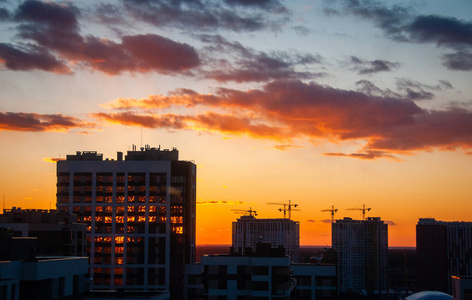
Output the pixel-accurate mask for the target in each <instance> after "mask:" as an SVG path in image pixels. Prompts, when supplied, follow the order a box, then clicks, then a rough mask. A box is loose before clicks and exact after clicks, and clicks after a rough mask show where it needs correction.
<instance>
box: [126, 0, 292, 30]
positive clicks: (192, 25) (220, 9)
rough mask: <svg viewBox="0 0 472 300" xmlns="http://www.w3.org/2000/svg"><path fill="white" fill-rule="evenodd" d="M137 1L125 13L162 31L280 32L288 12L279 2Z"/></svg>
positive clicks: (129, 1) (240, 0) (269, 0)
mask: <svg viewBox="0 0 472 300" xmlns="http://www.w3.org/2000/svg"><path fill="white" fill-rule="evenodd" d="M224 4H226V5H223V3H222V2H221V1H209V0H208V1H200V0H196V1H172V0H160V1H153V0H148V1H135V0H125V1H124V7H125V9H126V10H127V11H128V12H129V13H130V14H131V16H133V17H134V18H135V19H136V20H139V21H141V22H147V23H150V24H152V25H154V26H157V27H162V28H178V29H185V30H189V29H191V30H192V31H194V32H195V31H198V32H215V31H218V30H221V29H223V30H231V31H235V32H244V31H249V32H253V31H259V30H265V29H268V30H279V29H280V28H282V26H283V25H284V24H285V23H286V22H287V19H288V16H289V14H288V10H287V9H286V8H285V6H283V5H282V4H281V3H280V2H279V1H273V0H262V1H250V0H226V1H225V3H224Z"/></svg>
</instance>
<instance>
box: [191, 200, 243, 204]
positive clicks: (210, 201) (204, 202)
mask: <svg viewBox="0 0 472 300" xmlns="http://www.w3.org/2000/svg"><path fill="white" fill-rule="evenodd" d="M211 204H227V205H241V204H244V202H243V201H224V200H223V201H216V200H208V201H197V205H211Z"/></svg>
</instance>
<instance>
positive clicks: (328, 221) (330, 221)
mask: <svg viewBox="0 0 472 300" xmlns="http://www.w3.org/2000/svg"><path fill="white" fill-rule="evenodd" d="M320 222H321V223H327V224H331V223H332V220H331V219H324V220H321V221H320Z"/></svg>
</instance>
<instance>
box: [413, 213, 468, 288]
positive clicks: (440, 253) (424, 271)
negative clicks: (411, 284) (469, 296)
mask: <svg viewBox="0 0 472 300" xmlns="http://www.w3.org/2000/svg"><path fill="white" fill-rule="evenodd" d="M416 253H417V274H418V275H417V286H418V288H419V289H420V290H434V291H441V292H445V293H449V294H450V293H451V292H452V286H451V276H472V222H444V221H436V220H435V219H432V218H424V219H423V218H422V219H419V221H418V224H417V225H416Z"/></svg>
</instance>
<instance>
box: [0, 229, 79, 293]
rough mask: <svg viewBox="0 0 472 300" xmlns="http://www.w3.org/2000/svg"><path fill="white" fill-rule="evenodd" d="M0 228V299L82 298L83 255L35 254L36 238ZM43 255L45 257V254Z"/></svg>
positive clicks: (37, 239)
mask: <svg viewBox="0 0 472 300" xmlns="http://www.w3.org/2000/svg"><path fill="white" fill-rule="evenodd" d="M16 233H17V231H15V230H14V229H12V228H5V227H1V228H0V299H2V300H3V299H5V300H7V299H8V300H10V299H11V300H42V299H51V300H64V299H70V300H73V299H83V296H84V294H85V292H86V291H85V289H84V287H85V281H86V280H85V275H86V274H87V262H88V258H87V257H78V256H60V255H59V256H58V255H56V254H55V253H52V254H49V255H47V254H46V253H43V254H42V255H41V256H39V255H38V253H37V249H38V242H39V239H40V238H38V237H16V236H15V234H16ZM46 255H47V256H46Z"/></svg>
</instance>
